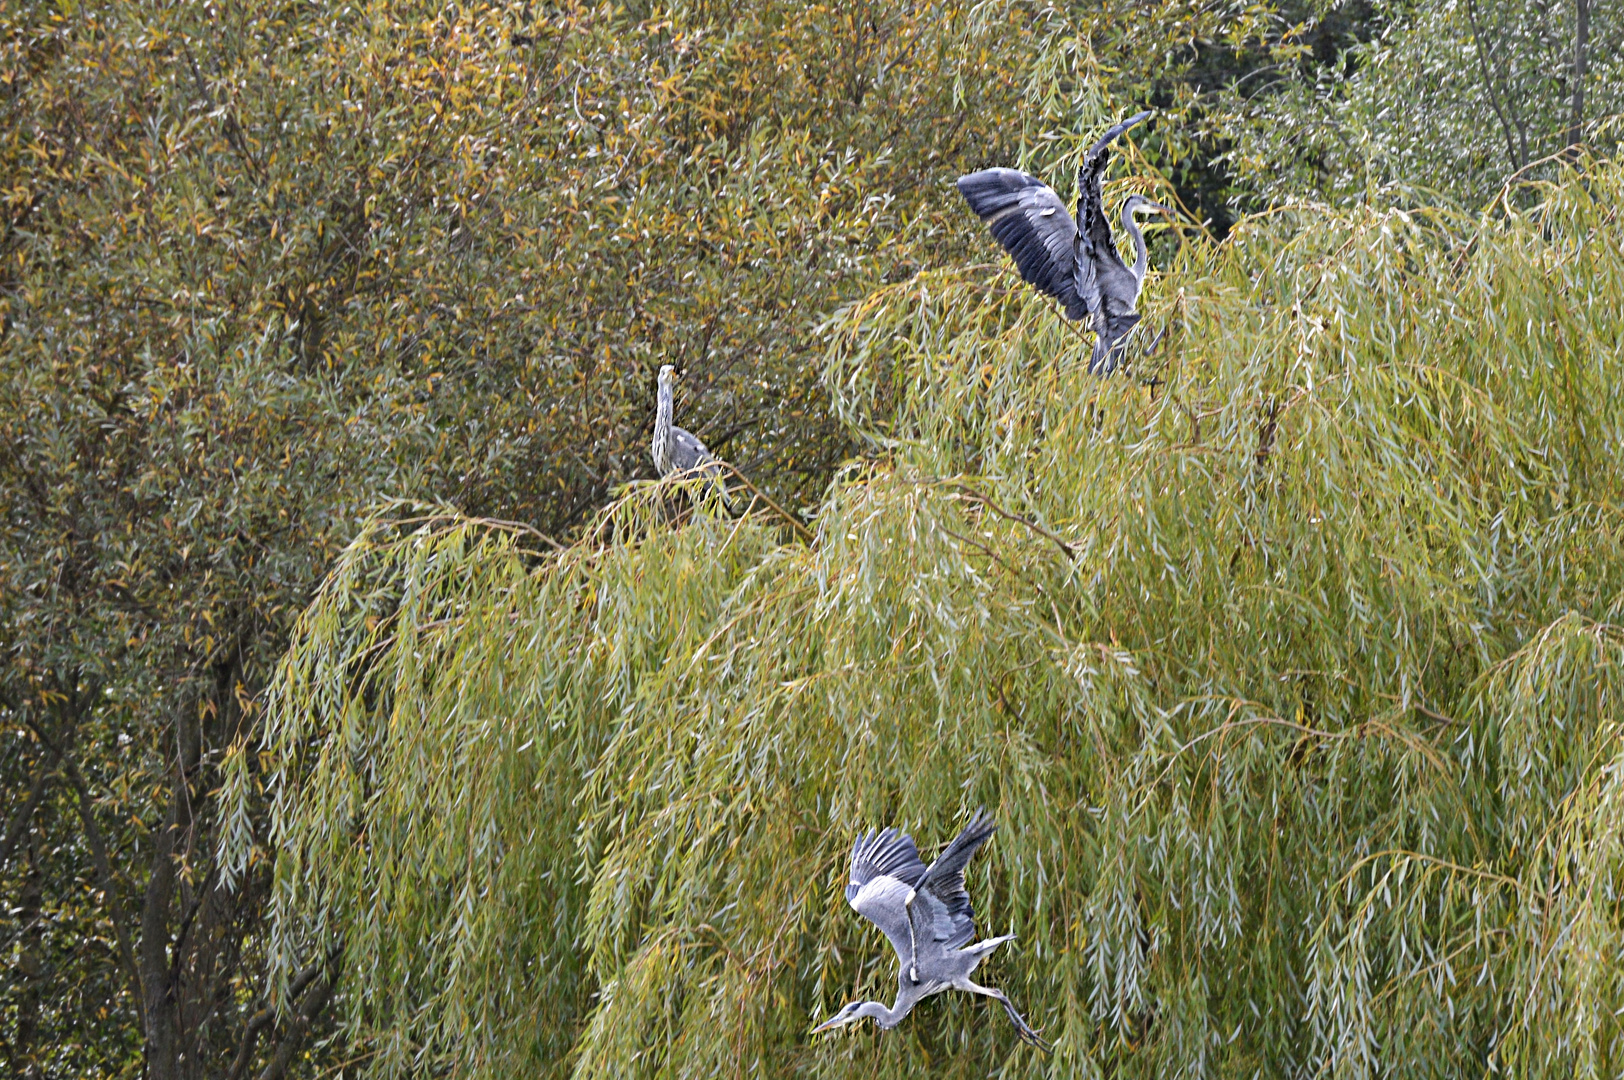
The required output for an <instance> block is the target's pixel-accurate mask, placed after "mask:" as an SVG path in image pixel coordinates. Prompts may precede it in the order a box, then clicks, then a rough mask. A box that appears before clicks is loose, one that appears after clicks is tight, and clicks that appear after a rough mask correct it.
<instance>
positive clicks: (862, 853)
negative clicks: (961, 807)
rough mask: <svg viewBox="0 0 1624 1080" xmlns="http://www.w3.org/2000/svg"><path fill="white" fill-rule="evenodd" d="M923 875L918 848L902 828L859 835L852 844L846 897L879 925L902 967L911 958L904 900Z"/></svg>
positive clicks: (858, 909)
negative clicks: (849, 876)
mask: <svg viewBox="0 0 1624 1080" xmlns="http://www.w3.org/2000/svg"><path fill="white" fill-rule="evenodd" d="M924 876H925V864H924V863H923V862H921V861H920V859H919V849H918V848H916V847H914V842H913V837H911V836H909V835H908V834H907V833H905V832H898V831H897V830H896V829H881V830H879V831H878V832H872V833H865V834H864V835H862V836H859V837H858V838H857V842H856V843H855V844H853V845H852V849H851V884H850V885H847V886H846V900H847V902H848V903H850V904H851V906H852V907H853V908H854V909H855V910H856V911H857V914H859V915H861V916H863V918H865V919H867V920H868V921H869V922H871V923H873V924H874V925H875V926H878V927H879V928H880V932H881V933H883V934H884V935H885V936H886V937H887V938H888V939H889V940H890V942H891V947H892V948H893V949H895V950H896V953H897V960H898V962H900V963H901V964H902V965H903V966H904V967H906V966H907V965H908V964H909V963H910V962H911V960H912V957H911V947H910V945H909V943H908V911H907V908H906V906H905V903H906V901H907V899H908V893H909V891H910V890H912V889H913V888H914V887H915V886H916V885H918V883H919V880H920V878H922V877H924Z"/></svg>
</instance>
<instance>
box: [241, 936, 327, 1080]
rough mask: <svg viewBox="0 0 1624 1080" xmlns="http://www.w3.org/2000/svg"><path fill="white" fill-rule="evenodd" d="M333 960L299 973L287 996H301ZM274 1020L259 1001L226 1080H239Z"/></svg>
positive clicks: (271, 1009)
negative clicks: (260, 1038) (264, 1032)
mask: <svg viewBox="0 0 1624 1080" xmlns="http://www.w3.org/2000/svg"><path fill="white" fill-rule="evenodd" d="M333 959H334V957H329V959H328V960H326V961H321V962H318V963H314V964H311V965H310V966H309V967H307V968H305V969H304V970H303V971H301V972H299V974H298V975H297V976H295V977H294V980H293V982H292V983H291V984H289V986H288V996H289V997H294V998H296V997H298V996H299V995H300V994H303V993H304V992H305V989H306V988H307V987H309V985H310V983H311V981H312V980H314V979H315V977H316V976H317V975H320V974H321V973H322V969H323V968H325V967H326V966H327V964H328V963H330V962H331V961H332V960H333ZM275 1019H276V1010H275V1009H273V1008H271V1006H270V1005H268V1004H265V1003H264V1002H263V1001H261V1003H260V1007H259V1009H258V1011H256V1012H255V1013H254V1015H253V1016H252V1017H250V1018H249V1020H248V1024H247V1026H246V1027H244V1028H243V1033H242V1045H240V1046H239V1047H237V1056H236V1058H235V1059H233V1060H232V1062H231V1071H230V1072H228V1073H226V1080H241V1078H242V1075H243V1073H244V1072H245V1071H246V1070H247V1068H248V1063H249V1062H250V1061H252V1060H253V1057H254V1046H255V1044H257V1043H258V1042H259V1033H260V1032H261V1031H264V1030H265V1029H266V1028H267V1027H269V1026H270V1025H271V1022H272V1021H273V1020H275Z"/></svg>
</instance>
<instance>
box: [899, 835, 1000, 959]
mask: <svg viewBox="0 0 1624 1080" xmlns="http://www.w3.org/2000/svg"><path fill="white" fill-rule="evenodd" d="M997 827H998V824H997V823H996V822H995V821H993V819H992V817H991V815H989V814H986V813H984V812H983V811H980V810H977V811H976V813H975V816H974V817H972V818H971V819H970V823H969V824H968V825H966V826H965V827H964V831H963V832H961V833H959V835H958V837H957V838H955V839H954V841H953V842H952V843H951V844H949V845H947V850H945V851H943V852H942V853H941V854H940V855H938V856H936V861H935V862H933V863H931V864H930V866H929V867H928V868H927V869H926V870H925V873H924V876H923V877H921V878H920V880H919V884H918V885H916V886H915V888H916V889H917V890H918V895H917V896H916V897H915V898H914V903H913V907H914V911H915V913H916V914H915V917H914V918H915V922H914V932H915V935H916V936H917V937H923V938H927V939H930V940H934V941H938V942H940V943H941V944H942V946H943V947H944V948H949V949H956V948H960V947H962V946H964V945H968V944H969V943H970V942H972V941H974V940H975V937H976V924H975V912H974V911H972V910H971V907H970V894H969V893H968V892H966V891H965V888H964V868H965V867H966V866H967V865H968V864H969V862H970V856H972V855H974V854H975V853H976V849H977V848H979V847H980V846H981V845H982V844H984V843H986V841H987V837H989V836H991V835H992V831H993V830H994V829H996V828H997Z"/></svg>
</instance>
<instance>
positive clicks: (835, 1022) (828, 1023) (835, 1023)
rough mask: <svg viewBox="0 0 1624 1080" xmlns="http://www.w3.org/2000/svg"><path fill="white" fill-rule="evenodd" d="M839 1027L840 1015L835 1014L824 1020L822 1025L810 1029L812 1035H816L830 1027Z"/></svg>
mask: <svg viewBox="0 0 1624 1080" xmlns="http://www.w3.org/2000/svg"><path fill="white" fill-rule="evenodd" d="M839 1026H840V1014H839V1013H835V1014H834V1015H833V1016H831V1017H829V1019H827V1020H825V1021H824V1022H823V1023H821V1024H819V1025H818V1026H817V1027H815V1028H813V1029H812V1034H814V1035H816V1034H817V1033H818V1032H820V1031H828V1030H829V1029H830V1028H832V1027H839Z"/></svg>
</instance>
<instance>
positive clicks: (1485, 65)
mask: <svg viewBox="0 0 1624 1080" xmlns="http://www.w3.org/2000/svg"><path fill="white" fill-rule="evenodd" d="M1466 17H1467V19H1468V21H1470V22H1471V24H1472V44H1473V45H1475V46H1476V47H1477V62H1478V66H1479V67H1481V68H1482V69H1483V88H1484V89H1485V90H1487V91H1488V94H1489V107H1490V108H1492V109H1493V110H1494V115H1495V116H1497V117H1499V119H1500V129H1501V130H1502V131H1504V132H1505V135H1506V156H1507V157H1508V158H1510V159H1511V169H1512V171H1513V172H1515V171H1517V170H1518V169H1520V168H1522V167H1523V165H1524V160H1523V159H1522V158H1519V157H1518V155H1517V141H1516V140H1515V139H1514V138H1512V135H1511V123H1510V121H1508V120H1507V119H1506V113H1505V110H1504V109H1502V108H1501V107H1500V97H1499V95H1498V94H1496V93H1495V92H1494V76H1493V75H1492V74H1491V73H1490V72H1489V54H1488V47H1487V46H1486V45H1485V44H1484V41H1483V28H1482V27H1481V26H1479V25H1478V21H1477V4H1476V2H1475V0H1466Z"/></svg>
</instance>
